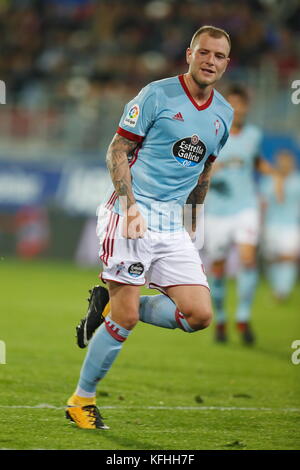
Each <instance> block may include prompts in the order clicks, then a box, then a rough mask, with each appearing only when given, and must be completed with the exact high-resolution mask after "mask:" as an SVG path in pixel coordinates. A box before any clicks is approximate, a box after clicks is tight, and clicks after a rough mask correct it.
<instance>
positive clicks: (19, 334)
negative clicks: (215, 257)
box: [0, 259, 300, 450]
mask: <svg viewBox="0 0 300 470" xmlns="http://www.w3.org/2000/svg"><path fill="white" fill-rule="evenodd" d="M0 278H1V300H0V312H1V313H0V340H2V341H5V343H6V356H7V363H6V364H0V449H114V450H117V449H127V450H132V449H151V450H160V449H166V450H173V449H185V450H187V449H192V450H198V449H201V450H202V449H203V450H204V449H216V450H217V449H231V450H232V449H241V450H243V449H299V448H300V412H299V410H300V393H299V390H300V364H299V365H294V364H293V363H292V362H291V355H292V352H293V349H292V348H291V344H292V342H293V341H294V340H296V339H300V315H299V305H300V292H299V286H297V289H295V292H294V293H293V295H292V297H291V299H290V300H289V301H288V303H287V304H286V305H279V304H277V303H276V302H275V301H274V300H273V299H272V297H271V294H270V290H269V287H268V286H267V285H266V283H264V282H263V281H261V283H260V285H259V288H258V291H257V295H256V300H255V305H254V318H253V324H254V326H255V330H256V332H257V344H256V345H255V347H252V348H250V347H245V346H243V345H242V344H241V342H240V338H239V336H238V334H237V332H236V330H235V327H234V323H233V315H232V314H231V327H230V342H229V343H228V344H227V345H220V344H215V343H214V341H213V328H212V327H210V328H208V329H207V330H205V331H202V332H198V333H196V334H192V335H190V334H186V333H184V332H182V331H179V330H176V331H169V330H166V329H161V328H157V327H153V326H150V325H145V324H142V323H141V324H139V325H137V327H136V329H135V331H134V332H133V334H132V336H131V337H130V340H129V341H128V342H127V343H125V344H124V347H123V350H122V352H121V354H120V356H119V357H118V358H117V360H116V363H115V364H114V366H113V368H112V370H111V371H110V373H109V374H108V375H107V376H106V377H105V379H104V380H103V382H102V383H101V384H100V385H99V386H98V405H99V406H100V408H101V407H103V408H102V414H103V415H104V417H106V423H107V424H108V425H109V426H110V428H111V429H110V430H109V431H88V430H86V431H85V430H80V429H78V428H76V426H74V425H73V424H72V423H69V422H68V421H67V420H66V419H65V417H64V405H65V402H66V399H67V398H68V397H69V395H70V394H71V393H72V392H73V390H74V387H75V385H76V382H77V379H78V374H79V370H80V367H81V363H82V360H83V358H84V355H85V351H83V350H80V349H78V348H77V346H76V345H75V326H76V324H77V322H78V320H79V319H80V318H81V317H82V316H83V314H84V313H85V311H86V307H87V302H86V300H85V299H86V297H87V290H88V288H89V287H91V286H92V285H94V284H96V283H97V271H96V270H95V269H87V270H82V269H79V268H78V267H76V266H73V265H72V264H67V263H62V262H61V263H60V262H42V261H40V262H33V263H21V262H17V261H14V260H11V259H2V260H1V262H0ZM153 292H155V291H153ZM234 305H235V291H234V284H233V282H232V281H231V282H230V283H229V296H228V307H229V310H230V311H231V312H233V310H234ZM46 405H51V407H47V406H46ZM110 407H111V408H110Z"/></svg>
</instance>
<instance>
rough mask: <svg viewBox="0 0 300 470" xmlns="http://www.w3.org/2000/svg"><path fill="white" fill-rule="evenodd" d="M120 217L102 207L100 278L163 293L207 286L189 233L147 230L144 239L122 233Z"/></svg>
mask: <svg viewBox="0 0 300 470" xmlns="http://www.w3.org/2000/svg"><path fill="white" fill-rule="evenodd" d="M122 224H123V217H122V216H120V215H118V214H116V213H114V212H111V211H109V210H108V209H104V208H101V210H100V212H99V215H98V225H97V235H98V236H99V240H100V251H99V255H100V259H101V260H102V262H103V266H104V269H103V272H102V275H101V278H102V280H103V281H104V282H105V281H115V282H118V283H120V284H131V285H136V286H142V285H144V284H146V285H147V286H148V287H150V288H152V289H158V290H160V291H161V292H165V288H166V287H174V286H180V285H201V286H205V287H207V288H209V287H208V282H207V278H206V275H205V273H204V268H203V264H202V261H201V259H200V256H199V253H198V251H197V250H196V248H195V247H194V245H193V243H192V241H191V238H190V236H189V235H188V233H187V232H186V231H185V230H183V231H180V232H173V233H169V232H153V231H150V230H147V231H146V233H145V236H144V238H138V239H137V240H129V239H127V238H124V237H123V236H122Z"/></svg>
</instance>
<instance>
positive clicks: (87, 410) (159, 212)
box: [66, 26, 233, 429]
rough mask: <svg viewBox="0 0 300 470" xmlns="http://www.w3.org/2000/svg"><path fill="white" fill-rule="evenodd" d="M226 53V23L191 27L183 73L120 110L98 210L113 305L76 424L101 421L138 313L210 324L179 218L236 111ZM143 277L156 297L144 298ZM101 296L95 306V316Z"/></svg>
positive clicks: (194, 199) (188, 327)
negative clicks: (103, 401)
mask: <svg viewBox="0 0 300 470" xmlns="http://www.w3.org/2000/svg"><path fill="white" fill-rule="evenodd" d="M229 52H230V38H229V36H228V34H227V33H226V32H225V31H224V30H221V29H219V28H215V27H213V26H204V27H202V28H200V29H199V30H198V31H196V33H195V34H194V36H193V38H192V41H191V44H190V47H188V48H187V51H186V60H187V63H188V66H189V67H188V72H187V73H186V74H184V75H181V76H175V77H171V78H167V79H164V80H159V81H156V82H153V83H150V84H149V85H147V86H146V87H145V88H143V89H142V90H141V91H140V93H139V94H138V95H137V96H136V97H135V98H134V99H133V100H132V101H130V102H129V103H128V104H127V106H126V107H125V110H124V114H123V116H122V118H121V120H120V125H119V128H118V130H117V133H116V135H115V136H114V138H113V140H112V142H111V144H110V145H109V148H108V152H107V164H108V168H109V171H110V175H111V179H112V183H113V186H114V191H113V192H112V193H111V195H110V197H109V198H108V200H107V201H106V204H104V205H102V207H101V210H100V211H99V214H98V221H99V224H98V227H99V230H98V235H99V238H100V246H101V249H100V254H101V259H102V261H103V264H104V270H103V272H102V279H103V281H104V282H105V283H107V284H108V289H109V297H110V303H109V305H110V307H109V308H110V312H109V315H106V316H105V321H103V322H102V324H101V326H100V327H99V328H98V329H97V331H96V333H95V334H94V336H93V337H92V340H91V341H90V344H89V348H88V352H87V355H86V358H85V360H84V363H83V366H82V369H81V372H80V378H79V382H78V385H77V388H76V390H75V392H74V394H73V395H72V396H71V397H70V398H69V400H68V407H67V408H66V416H67V418H69V419H71V420H72V421H74V422H75V423H76V424H77V425H78V426H79V427H81V428H86V429H95V428H102V429H106V428H107V426H106V425H105V424H104V423H103V419H102V417H101V415H100V413H99V410H98V408H97V407H96V401H95V396H96V386H97V383H98V382H99V381H100V380H101V379H103V377H104V376H105V374H106V373H107V372H108V370H109V369H110V368H111V366H112V364H113V362H114V360H115V359H116V357H117V355H118V353H119V352H120V350H121V348H122V346H123V344H124V342H125V341H126V339H127V338H128V337H129V336H130V333H131V331H132V329H133V328H134V326H135V325H136V323H137V322H138V320H142V321H143V322H146V323H149V324H152V325H156V326H160V327H164V328H171V329H174V328H180V329H182V330H183V331H185V332H187V333H193V332H195V331H197V330H201V329H204V328H207V327H208V326H209V324H210V322H211V318H212V306H211V299H210V292H209V288H208V283H207V279H206V276H205V274H204V272H203V269H202V263H201V259H200V257H199V254H198V252H197V250H196V248H195V246H194V245H193V243H192V241H191V238H190V235H189V234H188V233H187V231H186V230H185V229H184V227H183V217H182V216H183V206H184V204H185V202H186V200H187V198H188V197H189V201H190V203H192V205H193V208H194V209H195V208H196V205H197V204H202V203H203V201H204V198H205V195H206V192H207V189H208V184H209V179H210V174H211V170H212V165H213V161H214V160H215V159H216V158H217V156H218V153H219V151H220V149H221V148H222V147H223V145H224V144H225V142H226V140H227V138H228V135H229V129H230V125H231V122H232V115H233V110H232V108H231V106H230V105H229V104H228V103H227V101H226V100H225V99H224V98H223V97H222V96H221V95H220V93H218V92H217V91H216V90H215V89H214V84H215V83H216V82H217V81H218V80H219V79H220V78H221V77H222V75H223V73H224V72H225V70H226V67H227V65H228V62H229ZM145 283H147V285H148V286H149V287H150V288H155V289H158V290H160V291H161V292H162V294H161V295H155V296H143V297H141V298H140V286H142V285H144V284H145ZM96 291H97V290H96ZM96 291H95V290H94V291H93V293H92V298H91V302H90V303H91V304H94V300H95V299H94V298H93V294H94V293H95V292H96ZM106 301H107V299H106V300H105V301H103V303H102V304H101V305H100V306H99V304H98V306H99V309H100V313H101V309H102V308H103V306H104V305H105V303H106ZM100 303H101V302H100Z"/></svg>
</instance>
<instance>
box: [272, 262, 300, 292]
mask: <svg viewBox="0 0 300 470" xmlns="http://www.w3.org/2000/svg"><path fill="white" fill-rule="evenodd" d="M297 272H298V269H297V264H296V263H294V262H293V261H281V262H277V263H272V264H271V265H270V266H269V269H268V274H269V279H270V282H271V286H272V289H273V290H274V292H275V293H276V294H277V295H279V296H283V297H286V296H288V295H289V294H290V293H291V291H292V289H293V287H294V285H295V282H296V280H297Z"/></svg>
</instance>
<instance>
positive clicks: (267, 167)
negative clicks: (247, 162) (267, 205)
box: [255, 156, 284, 203]
mask: <svg viewBox="0 0 300 470" xmlns="http://www.w3.org/2000/svg"><path fill="white" fill-rule="evenodd" d="M255 168H256V170H257V171H259V172H260V173H262V174H263V175H269V176H271V177H272V178H273V183H274V191H275V195H276V199H277V201H278V202H279V203H281V202H282V201H283V199H284V191H283V179H282V177H281V175H280V173H279V172H278V171H277V170H276V168H274V167H273V166H272V165H271V164H270V163H269V162H268V161H267V160H265V159H264V158H263V157H261V156H258V157H257V158H256V160H255Z"/></svg>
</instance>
